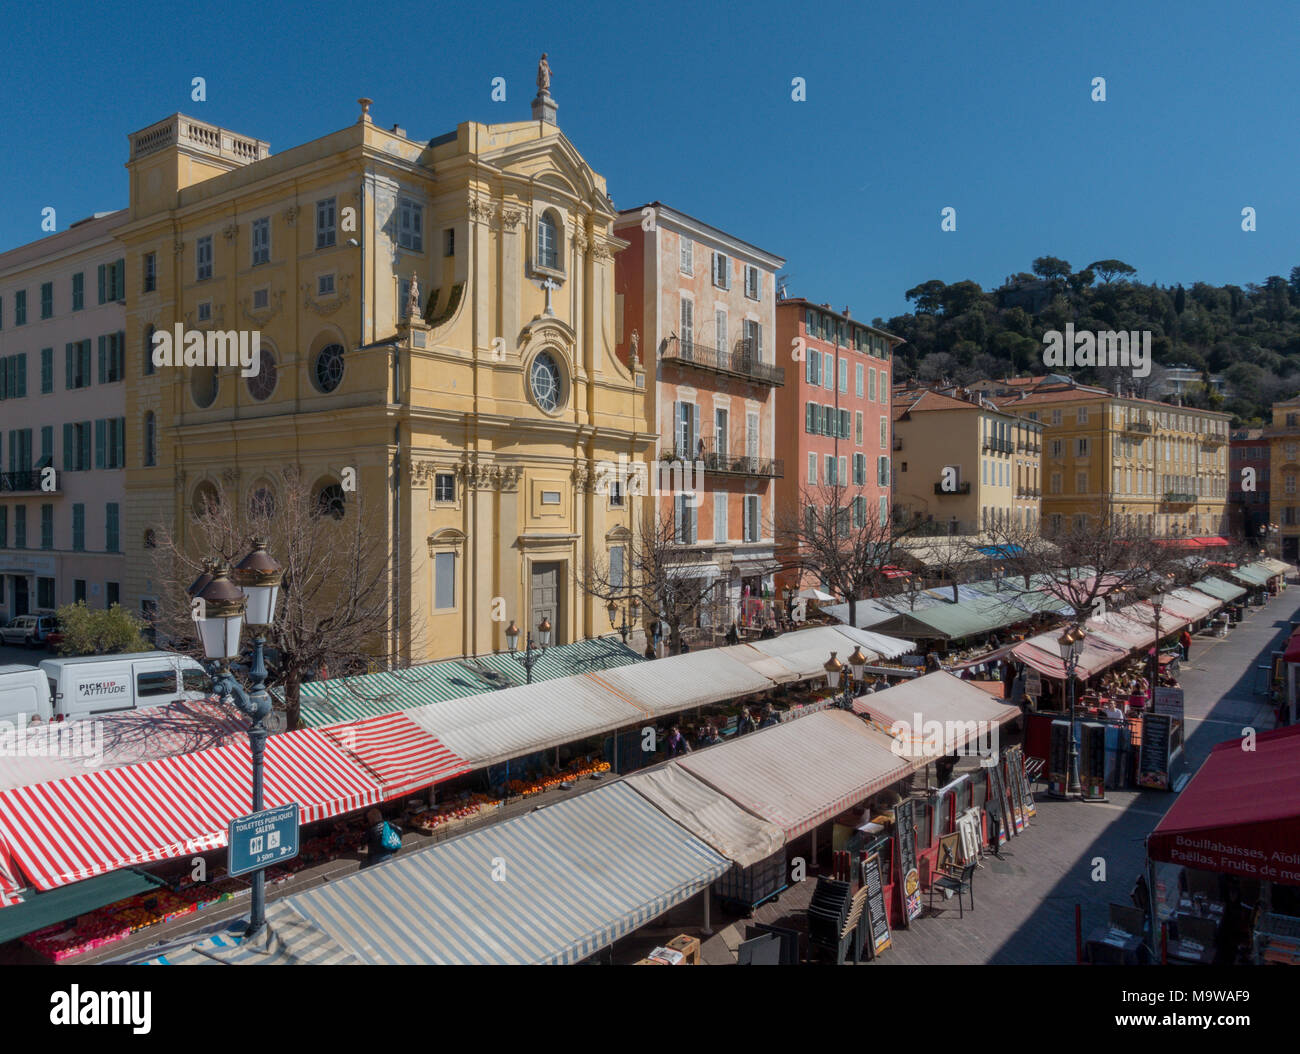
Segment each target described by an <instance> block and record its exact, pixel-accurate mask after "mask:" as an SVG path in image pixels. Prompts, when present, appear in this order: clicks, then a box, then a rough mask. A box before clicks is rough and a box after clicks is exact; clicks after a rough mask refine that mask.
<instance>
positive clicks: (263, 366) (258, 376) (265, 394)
mask: <svg viewBox="0 0 1300 1054" xmlns="http://www.w3.org/2000/svg"><path fill="white" fill-rule="evenodd" d="M279 376H280V374H279V370H277V369H276V365H275V356H274V355H273V354H272V353H271V352H270V351H269V350H268V349H267V348H261V349H260V350H259V352H258V366H257V372H256V373H254V374H253V375H252V376H251V377H249V378H248V380H247V383H248V394H249V395H251V396H252V397H253V398H254V399H256V400H257V401H258V402H259V403H260V402H263V401H265V400H266V399H269V398H270V397H271V393H272V392H273V391H275V385H276V381H277V380H279Z"/></svg>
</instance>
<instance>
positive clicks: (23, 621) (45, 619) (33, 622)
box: [0, 615, 58, 648]
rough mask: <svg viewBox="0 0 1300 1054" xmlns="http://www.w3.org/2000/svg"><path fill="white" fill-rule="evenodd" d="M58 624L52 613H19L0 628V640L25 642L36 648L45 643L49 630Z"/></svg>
mask: <svg viewBox="0 0 1300 1054" xmlns="http://www.w3.org/2000/svg"><path fill="white" fill-rule="evenodd" d="M57 625H58V619H56V618H55V617H54V616H53V615H19V616H18V617H17V618H13V619H10V620H9V625H7V626H5V627H4V628H3V629H0V640H2V641H4V643H6V644H26V645H27V647H29V648H37V647H40V646H41V645H42V644H44V643H45V639H46V637H48V636H49V634H50V631H51V630H53V629H54V628H55V627H56V626H57Z"/></svg>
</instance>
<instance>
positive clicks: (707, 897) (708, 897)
mask: <svg viewBox="0 0 1300 1054" xmlns="http://www.w3.org/2000/svg"><path fill="white" fill-rule="evenodd" d="M712 900H713V887H712V886H705V887H704V936H706V937H712V936H713V927H712V926H710V925H709V908H710V907H712Z"/></svg>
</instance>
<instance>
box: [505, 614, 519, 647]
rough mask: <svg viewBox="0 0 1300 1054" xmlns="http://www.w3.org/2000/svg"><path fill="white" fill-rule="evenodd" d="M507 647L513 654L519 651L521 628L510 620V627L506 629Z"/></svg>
mask: <svg viewBox="0 0 1300 1054" xmlns="http://www.w3.org/2000/svg"><path fill="white" fill-rule="evenodd" d="M506 647H507V648H509V649H510V650H511V651H512V652H515V651H518V650H519V627H518V626H516V625H515V620H514V619H511V620H510V625H508V626H507V627H506Z"/></svg>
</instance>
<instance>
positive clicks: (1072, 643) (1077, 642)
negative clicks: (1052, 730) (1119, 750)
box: [1056, 626, 1087, 798]
mask: <svg viewBox="0 0 1300 1054" xmlns="http://www.w3.org/2000/svg"><path fill="white" fill-rule="evenodd" d="M1086 636H1087V634H1086V633H1085V632H1084V629H1083V627H1082V626H1070V627H1068V628H1067V629H1066V631H1065V632H1064V633H1062V634H1061V636H1060V637H1059V638H1057V642H1056V643H1057V647H1058V648H1060V650H1061V659H1062V661H1063V662H1064V663H1065V680H1066V682H1067V683H1068V684H1069V686H1070V775H1069V784H1068V786H1067V787H1066V790H1065V796H1066V797H1067V798H1070V797H1074V798H1082V797H1083V784H1082V783H1081V782H1080V780H1079V743H1078V740H1077V739H1076V738H1075V735H1076V731H1077V727H1078V709H1077V707H1076V706H1075V692H1074V673H1075V670H1076V669H1077V668H1078V665H1079V655H1080V654H1081V653H1082V651H1083V641H1084V638H1085V637H1086Z"/></svg>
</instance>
